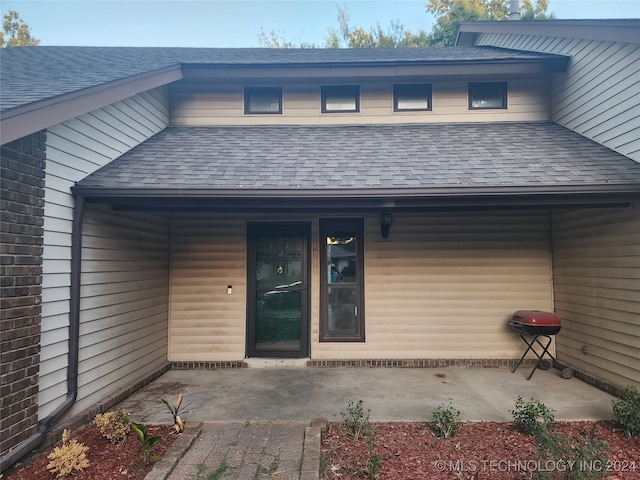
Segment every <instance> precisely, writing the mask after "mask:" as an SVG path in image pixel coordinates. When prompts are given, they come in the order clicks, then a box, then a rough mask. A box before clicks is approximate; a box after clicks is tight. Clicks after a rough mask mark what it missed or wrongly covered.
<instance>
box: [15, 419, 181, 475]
mask: <svg viewBox="0 0 640 480" xmlns="http://www.w3.org/2000/svg"><path fill="white" fill-rule="evenodd" d="M148 433H149V436H153V435H159V436H160V437H162V440H161V441H160V442H158V443H157V444H156V445H155V446H154V447H153V449H152V450H151V453H150V454H149V458H150V459H151V457H154V460H157V458H156V457H162V455H164V453H165V452H166V451H167V450H168V449H169V447H171V445H173V442H174V440H175V439H176V438H177V434H176V432H175V430H174V429H173V426H168V425H150V426H148ZM71 438H72V439H74V438H75V439H76V440H77V441H78V442H81V443H84V444H85V445H86V446H87V447H89V450H88V451H87V458H88V459H89V467H88V468H85V469H84V470H83V471H81V472H75V473H73V475H72V476H70V477H68V478H72V479H73V480H115V479H117V480H142V479H143V478H144V477H145V476H146V475H147V473H149V471H151V469H152V468H153V463H154V462H153V461H149V464H148V465H144V463H143V460H142V447H141V446H140V443H139V442H138V439H137V438H136V435H135V433H134V432H133V431H130V432H129V434H128V435H127V437H126V438H125V439H124V440H123V441H122V442H120V443H111V442H110V441H109V440H107V439H106V438H104V437H103V436H102V435H101V434H100V430H98V427H96V426H95V425H93V424H90V425H87V426H86V427H84V428H83V429H81V430H79V431H77V432H74V433H73V434H72V435H71ZM56 446H58V445H56ZM51 450H53V448H51V449H49V450H47V451H46V452H44V453H42V454H40V455H38V457H37V458H36V459H35V460H33V461H32V462H29V463H28V464H26V465H24V466H22V467H21V466H19V465H18V466H16V467H15V468H14V470H13V471H12V472H9V474H8V476H7V477H5V478H7V479H10V480H35V479H38V480H54V479H55V478H56V476H55V475H54V474H52V473H51V472H49V470H47V464H48V463H49V459H48V458H47V455H48V454H49V453H50V452H51Z"/></svg>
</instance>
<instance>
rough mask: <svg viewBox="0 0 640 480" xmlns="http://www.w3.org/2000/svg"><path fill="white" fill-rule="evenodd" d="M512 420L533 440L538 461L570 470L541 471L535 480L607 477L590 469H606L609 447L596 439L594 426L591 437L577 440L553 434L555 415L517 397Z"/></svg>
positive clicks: (536, 403) (601, 471)
mask: <svg viewBox="0 0 640 480" xmlns="http://www.w3.org/2000/svg"><path fill="white" fill-rule="evenodd" d="M511 414H512V415H513V418H514V420H515V422H516V423H517V424H519V425H520V427H521V428H522V430H523V431H524V433H526V434H527V435H531V436H533V437H534V439H535V442H536V445H537V447H538V457H539V458H540V459H541V460H543V461H551V462H553V463H554V464H557V463H558V462H560V461H562V462H563V464H564V465H569V466H571V468H567V469H563V470H553V471H546V470H543V471H539V472H537V473H536V475H535V476H534V477H533V478H534V479H538V480H560V479H562V480H592V479H599V478H602V477H603V476H604V475H605V473H606V472H605V471H604V470H605V469H602V468H589V466H590V465H606V464H607V455H606V452H607V451H608V450H609V445H608V444H607V443H606V442H604V441H602V440H599V439H597V438H595V425H594V426H593V428H592V430H591V432H590V434H589V435H588V436H581V437H579V438H577V439H575V438H572V437H570V436H566V435H563V434H562V433H560V432H551V429H552V428H553V426H554V425H555V418H554V416H553V411H552V410H551V409H550V408H549V407H547V406H546V405H544V404H543V403H540V402H538V401H537V400H534V399H533V398H532V399H531V400H530V401H529V402H524V401H523V400H522V397H518V401H517V402H516V408H515V410H512V411H511Z"/></svg>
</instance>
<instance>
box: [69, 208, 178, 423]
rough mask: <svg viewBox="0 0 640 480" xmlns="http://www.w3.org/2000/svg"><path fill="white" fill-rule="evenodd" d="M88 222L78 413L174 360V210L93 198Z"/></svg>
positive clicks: (84, 264)
mask: <svg viewBox="0 0 640 480" xmlns="http://www.w3.org/2000/svg"><path fill="white" fill-rule="evenodd" d="M84 225H85V228H84V232H83V251H82V255H83V260H82V271H83V277H82V280H83V284H82V289H81V300H80V350H79V372H78V402H77V403H76V405H74V407H73V410H72V413H73V412H80V411H82V410H84V409H86V408H88V407H90V406H92V405H93V404H95V403H96V402H99V401H101V400H102V399H104V398H105V397H107V396H109V395H112V394H115V393H116V392H118V391H120V390H122V389H124V388H127V387H128V386H130V385H131V384H134V383H136V382H137V381H139V380H140V379H141V378H144V377H146V376H148V375H150V374H152V373H153V372H155V371H157V370H158V369H159V368H161V367H162V366H163V365H165V364H166V362H167V343H168V298H169V219H168V216H167V215H155V214H151V213H133V212H131V213H124V212H121V213H113V212H109V211H108V209H107V208H105V207H102V206H100V207H98V206H92V205H89V206H88V208H87V211H86V212H85V222H84ZM85 272H86V273H85ZM105 273H106V274H107V275H104V274H105ZM87 280H88V282H87Z"/></svg>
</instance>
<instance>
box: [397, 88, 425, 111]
mask: <svg viewBox="0 0 640 480" xmlns="http://www.w3.org/2000/svg"><path fill="white" fill-rule="evenodd" d="M403 87H405V88H406V87H414V88H415V87H425V90H426V92H427V108H400V107H398V94H399V93H400V90H401V89H402V88H403ZM432 110H433V85H432V84H431V83H394V84H393V111H394V112H431V111H432Z"/></svg>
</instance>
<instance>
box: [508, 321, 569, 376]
mask: <svg viewBox="0 0 640 480" xmlns="http://www.w3.org/2000/svg"><path fill="white" fill-rule="evenodd" d="M509 325H511V327H512V328H513V329H514V330H516V331H517V332H518V333H520V338H522V341H523V342H524V343H526V344H527V349H526V350H525V352H524V353H523V354H522V357H520V360H519V361H518V363H517V364H516V366H515V367H513V370H511V373H513V372H515V371H516V369H517V368H518V367H519V366H520V364H521V363H522V361H523V360H524V357H526V355H527V353H529V351H531V352H533V353H534V354H535V355H536V357H538V361H537V362H536V364H535V366H534V367H533V370H531V373H530V374H529V376H528V377H527V380H530V379H531V377H532V376H533V373H534V372H535V371H536V369H537V368H539V369H541V370H548V369H549V368H550V367H551V365H552V364H551V363H550V362H549V361H548V360H544V356H545V355H547V356H549V358H551V360H552V361H553V362H555V361H556V359H555V358H554V357H553V355H551V353H550V352H549V346H550V345H551V336H552V335H555V334H556V333H558V332H559V331H560V327H561V323H560V319H559V318H558V317H557V316H556V315H554V314H553V313H549V312H543V311H540V310H518V311H517V312H516V313H514V314H513V317H512V318H511V322H510V323H509ZM540 337H542V338H543V339H544V340H543V342H544V343H543V342H541V341H540V340H539V338H540ZM534 345H538V346H540V347H541V348H542V352H540V353H538V352H537V351H536V349H535V348H534ZM563 376H565V378H569V377H567V376H566V373H565V372H564V371H563Z"/></svg>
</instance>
